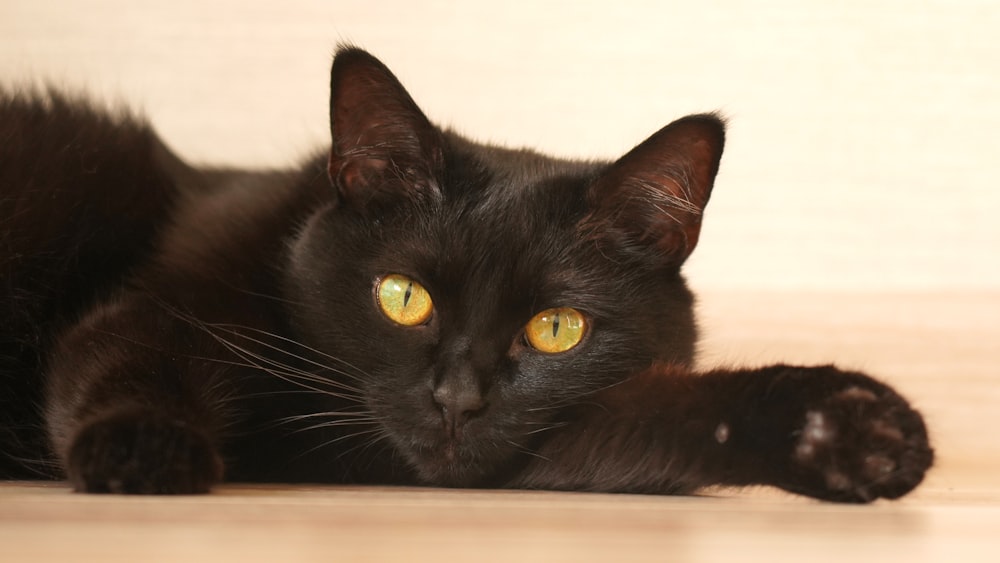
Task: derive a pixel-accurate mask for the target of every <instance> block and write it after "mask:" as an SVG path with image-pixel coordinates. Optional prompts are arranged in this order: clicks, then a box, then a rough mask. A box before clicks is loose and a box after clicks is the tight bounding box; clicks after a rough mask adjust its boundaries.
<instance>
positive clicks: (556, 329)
mask: <svg viewBox="0 0 1000 563" xmlns="http://www.w3.org/2000/svg"><path fill="white" fill-rule="evenodd" d="M557 334H559V315H556V316H555V317H553V318H552V338H555V337H556V335H557Z"/></svg>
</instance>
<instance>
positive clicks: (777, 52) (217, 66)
mask: <svg viewBox="0 0 1000 563" xmlns="http://www.w3.org/2000/svg"><path fill="white" fill-rule="evenodd" d="M996 29H1000V9H998V8H997V7H996V4H995V3H994V2H989V1H973V0H970V1H966V2H962V3H953V2H947V1H944V0H929V1H926V2H922V3H920V4H919V5H914V4H912V3H908V2H903V1H899V0H873V1H871V2H865V3H843V2H811V3H801V2H794V1H792V0H770V1H766V2H758V3H753V4H752V5H751V4H747V3H742V2H737V1H719V2H712V3H694V4H692V3H690V2H685V3H682V2H652V1H650V2H627V1H626V2H615V3H607V2H552V3H538V2H528V1H510V2H504V3H499V4H498V3H478V2H454V1H443V0H432V1H428V2H420V3H414V2H402V1H400V0H386V1H381V2H371V1H365V2H362V1H358V0H344V1H338V2H335V3H334V2H319V1H308V0H289V1H286V2H281V3H276V2H269V1H266V0H243V1H239V2H237V1H233V0H222V1H217V2H212V3H205V2H201V1H196V0H172V1H170V2H166V1H164V2H143V3H136V2H128V1H126V0H94V1H91V2H79V3H69V2H65V1H59V0H31V1H28V0H15V1H14V2H4V3H3V4H0V79H2V81H3V82H4V83H10V82H18V81H19V82H23V81H25V80H37V81H46V82H48V83H53V84H59V85H68V86H70V87H74V88H85V89H87V90H88V91H91V92H94V93H96V94H98V95H99V96H101V97H103V98H104V99H107V100H111V101H127V102H128V103H129V104H132V105H135V106H137V107H140V108H142V109H143V110H144V112H145V113H146V114H147V115H148V116H149V118H150V119H151V121H153V122H154V123H155V125H156V127H157V128H158V129H159V130H160V131H161V133H162V134H163V136H164V137H165V138H166V139H167V141H168V142H169V143H170V144H171V145H172V146H174V147H175V148H176V149H177V150H178V151H179V152H180V153H181V154H183V155H184V156H185V157H187V158H190V159H194V160H197V161H202V162H224V163H232V164H241V165H254V166H276V165H286V164H288V163H290V162H293V161H295V160H297V159H299V158H301V157H302V156H304V155H307V154H310V153H311V151H312V150H313V148H314V147H315V146H318V145H321V144H323V143H325V139H326V131H327V126H326V108H327V101H326V96H327V76H326V73H327V70H328V65H329V60H330V55H331V53H332V50H333V47H334V44H335V43H336V42H338V41H353V42H355V43H357V44H359V45H361V46H364V47H366V48H368V49H369V50H371V51H372V52H374V53H375V54H376V55H378V56H379V57H380V58H382V59H383V60H384V61H385V62H386V63H387V64H389V66H390V67H391V68H392V69H393V70H394V71H395V72H396V73H397V74H398V75H399V76H400V78H401V79H402V80H403V82H404V83H405V84H406V85H407V87H408V88H409V89H410V91H411V93H412V94H413V96H414V97H415V98H416V99H417V101H418V103H420V104H421V106H422V107H423V108H424V109H425V111H426V112H427V113H428V115H430V117H431V118H432V119H434V120H436V121H438V122H439V123H442V124H444V125H449V126H454V127H455V128H457V129H458V130H459V131H461V132H463V133H466V134H468V135H470V136H473V137H476V138H479V139H482V140H488V141H496V142H500V143H504V144H509V145H528V146H533V147H537V148H539V149H542V150H545V151H548V152H553V153H556V154H559V155H565V156H580V157H606V158H613V157H615V156H617V155H619V154H621V153H623V152H624V151H626V150H628V149H629V148H630V147H631V146H633V145H634V144H636V143H637V142H639V141H641V140H642V139H643V138H645V136H647V135H648V134H650V133H652V132H653V131H655V130H656V129H658V128H659V127H660V126H662V125H663V124H665V123H667V122H668V121H670V120H672V119H674V118H676V117H679V116H681V115H683V114H685V113H691V112H698V111H705V110H721V111H722V112H723V113H724V114H726V115H727V116H728V117H729V118H730V123H731V126H730V136H729V144H728V146H727V151H726V155H725V157H724V159H723V168H722V173H721V174H720V177H719V181H718V182H717V185H716V193H715V195H714V197H713V199H712V202H711V204H710V206H709V211H708V216H707V217H706V221H705V232H704V234H703V237H702V240H701V243H700V247H699V249H698V251H697V252H696V254H695V256H694V257H693V258H692V261H691V262H690V263H689V268H688V271H689V276H690V277H691V278H692V281H693V282H694V283H695V284H696V285H697V286H699V287H709V288H712V287H716V288H751V289H757V288H764V289H772V288H773V289H847V290H854V289H865V290H871V289H887V290H898V289H914V290H921V289H923V290H926V289H948V288H962V289H997V288H1000V260H998V259H997V258H996V254H997V253H996V247H997V245H998V243H1000V221H997V220H996V217H1000V192H998V191H997V190H996V189H995V186H996V185H998V184H1000V166H998V164H997V154H996V151H997V149H996V143H995V142H994V141H993V140H992V138H991V137H992V131H995V130H997V129H998V127H1000V106H998V104H996V102H995V101H996V100H997V99H1000V74H998V73H997V72H996V61H998V60H1000V43H998V42H997V41H995V40H994V39H993V33H994V31H995V30H996Z"/></svg>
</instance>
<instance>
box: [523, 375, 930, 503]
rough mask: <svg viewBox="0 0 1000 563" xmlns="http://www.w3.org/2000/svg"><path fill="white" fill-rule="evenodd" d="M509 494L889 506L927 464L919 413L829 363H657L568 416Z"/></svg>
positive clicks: (927, 449) (872, 383)
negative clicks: (779, 496) (774, 495)
mask: <svg viewBox="0 0 1000 563" xmlns="http://www.w3.org/2000/svg"><path fill="white" fill-rule="evenodd" d="M566 417H567V418H566V421H565V422H566V426H565V427H564V428H563V429H562V430H561V432H560V433H558V434H553V435H552V436H550V437H549V439H548V440H547V441H546V442H544V443H543V444H541V445H540V446H539V447H538V449H537V453H538V457H537V458H535V459H533V460H532V461H531V462H530V463H529V465H528V467H527V469H526V470H525V471H523V472H522V473H521V474H519V475H518V476H517V477H516V478H515V479H514V480H513V483H512V484H513V485H514V486H524V487H532V488H534V487H537V488H557V489H576V490H598V491H609V492H642V493H687V492H693V491H696V490H697V489H700V488H702V487H706V486H713V485H723V486H746V485H772V486H775V487H779V488H782V489H785V490H788V491H791V492H794V493H798V494H803V495H807V496H811V497H816V498H820V499H826V500H833V501H843V502H870V501H873V500H875V499H877V498H897V497H900V496H902V495H904V494H906V493H907V492H909V491H911V490H912V489H913V488H914V487H916V486H917V485H918V484H919V483H920V482H921V480H922V479H923V477H924V474H925V472H926V471H927V469H928V468H929V467H930V465H931V463H932V461H933V451H932V450H931V447H930V445H929V442H928V438H927V431H926V428H925V426H924V423H923V419H922V417H921V416H920V414H919V413H918V412H917V411H915V410H913V409H912V408H911V407H910V406H909V404H908V403H907V402H906V401H905V400H904V399H903V398H902V397H900V396H899V395H898V394H897V393H896V392H895V391H893V390H892V389H891V388H890V387H888V386H886V385H884V384H882V383H880V382H878V381H876V380H874V379H872V378H870V377H868V376H866V375H863V374H860V373H855V372H846V371H841V370H839V369H837V368H834V367H831V366H823V367H792V366H784V365H776V366H770V367H766V368H761V369H745V370H717V371H712V372H708V373H705V374H701V375H697V374H691V373H688V372H687V370H685V369H683V368H678V367H670V366H660V367H656V368H652V369H650V370H647V371H646V372H643V373H641V374H638V375H636V376H634V377H632V378H630V379H628V380H626V381H624V382H622V383H621V384H619V385H616V386H614V387H612V388H610V389H607V390H605V391H602V392H601V393H600V394H598V395H596V396H595V397H593V400H592V401H588V402H586V403H584V404H581V405H579V406H577V407H576V408H574V409H572V410H571V411H567V413H566Z"/></svg>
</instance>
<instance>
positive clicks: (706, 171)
mask: <svg viewBox="0 0 1000 563" xmlns="http://www.w3.org/2000/svg"><path fill="white" fill-rule="evenodd" d="M724 144H725V124H724V123H723V121H722V120H721V119H719V117H717V116H715V115H710V114H701V115H691V116H688V117H684V118H682V119H679V120H677V121H675V122H673V123H671V124H670V125H667V126H666V127H664V128H663V129H660V130H659V131H657V132H656V133H655V134H653V135H652V136H651V137H650V138H648V139H646V140H645V141H644V142H643V143H642V144H640V145H639V146H637V147H635V148H634V149H632V150H631V151H629V153H628V154H626V155H625V156H623V157H622V158H620V159H619V160H618V161H617V162H615V163H614V164H612V165H611V166H610V167H609V168H608V169H607V170H606V171H605V172H604V173H603V174H602V175H601V176H599V177H598V178H597V180H595V181H594V182H593V184H591V186H590V189H589V191H588V194H587V197H588V203H589V205H590V214H589V215H588V217H587V218H586V219H585V220H584V221H583V223H582V224H581V227H583V228H584V229H585V230H587V231H589V233H588V234H589V235H590V236H595V237H598V238H603V239H608V238H609V237H610V238H611V239H612V240H613V242H614V244H615V245H616V246H617V247H618V248H619V249H621V250H623V251H625V252H628V253H636V254H641V255H643V256H649V255H650V253H652V255H653V256H655V257H657V259H658V260H659V261H661V262H663V263H667V264H669V265H676V266H680V265H681V264H682V263H683V262H684V261H685V260H686V259H687V258H688V256H690V255H691V252H692V251H693V250H694V248H695V246H696V245H697V244H698V236H699V234H700V233H701V218H702V214H703V212H704V210H705V206H706V205H707V204H708V198H709V196H710V195H711V193H712V185H713V184H714V182H715V175H716V173H718V171H719V161H720V160H721V158H722V147H723V145H724Z"/></svg>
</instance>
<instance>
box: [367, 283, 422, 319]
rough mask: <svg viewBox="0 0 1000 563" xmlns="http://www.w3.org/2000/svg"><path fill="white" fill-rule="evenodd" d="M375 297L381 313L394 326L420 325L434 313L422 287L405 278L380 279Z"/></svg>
mask: <svg viewBox="0 0 1000 563" xmlns="http://www.w3.org/2000/svg"><path fill="white" fill-rule="evenodd" d="M375 295H376V297H377V300H378V306H379V308H380V309H382V313H383V314H384V315H385V316H386V317H388V318H389V320H391V321H392V322H394V323H396V324H401V325H403V326H417V325H422V324H424V323H425V322H427V319H429V318H431V313H433V312H434V302H433V301H431V296H430V294H429V293H427V290H426V289H424V286H422V285H420V284H419V283H417V282H415V281H413V280H411V279H410V278H408V277H406V276H402V275H399V274H390V275H388V276H386V277H384V278H382V279H381V280H379V282H378V288H376V291H375Z"/></svg>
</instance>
